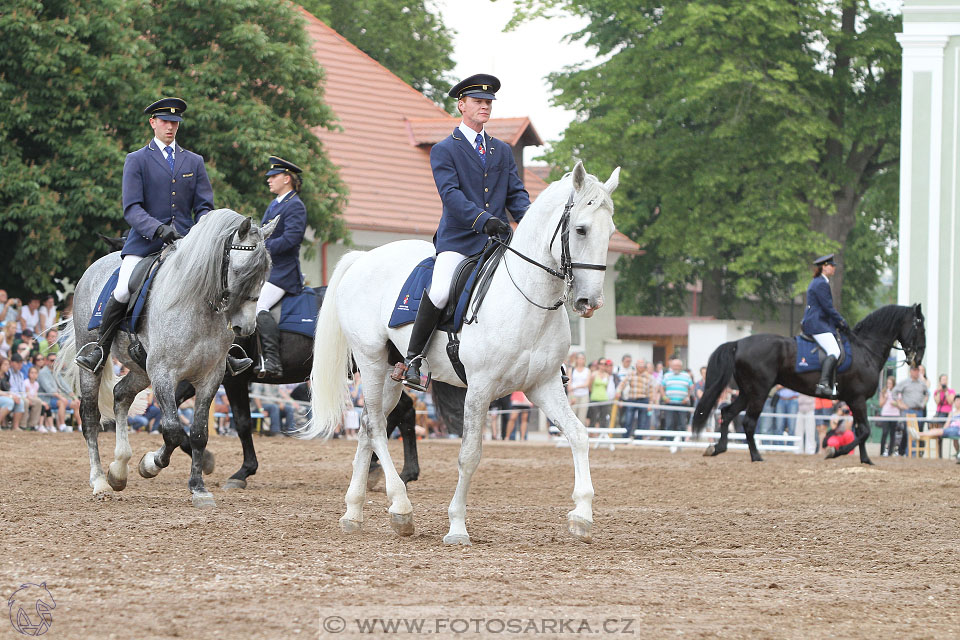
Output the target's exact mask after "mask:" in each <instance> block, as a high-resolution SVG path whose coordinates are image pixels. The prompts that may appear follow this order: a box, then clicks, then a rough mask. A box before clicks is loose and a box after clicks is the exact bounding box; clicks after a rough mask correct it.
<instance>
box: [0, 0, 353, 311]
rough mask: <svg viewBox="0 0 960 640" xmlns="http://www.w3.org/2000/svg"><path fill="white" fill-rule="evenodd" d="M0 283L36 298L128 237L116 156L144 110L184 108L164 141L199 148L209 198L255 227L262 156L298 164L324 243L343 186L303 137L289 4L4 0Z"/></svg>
mask: <svg viewBox="0 0 960 640" xmlns="http://www.w3.org/2000/svg"><path fill="white" fill-rule="evenodd" d="M0 48H2V54H0V122H2V123H3V125H2V126H0V251H2V252H3V255H4V257H5V259H4V261H3V262H2V263H0V286H6V287H7V288H8V289H12V290H13V291H15V292H17V293H24V292H27V291H31V290H32V291H50V290H52V288H53V284H52V279H53V277H55V276H69V277H71V278H72V279H74V280H76V279H78V278H79V276H80V275H81V274H82V272H83V270H84V269H85V267H86V266H87V265H88V264H89V263H90V262H91V261H92V260H94V259H95V258H96V257H97V256H99V255H101V254H102V253H104V251H105V245H103V243H102V241H100V240H99V239H98V238H97V236H96V233H97V232H102V233H104V234H109V235H118V234H119V233H120V232H122V231H123V230H125V229H126V228H127V226H128V225H127V224H126V223H125V222H124V220H123V212H122V210H121V207H120V187H121V178H122V170H123V161H124V157H125V155H126V154H127V153H129V152H131V151H134V150H136V149H138V148H140V147H141V146H143V145H144V144H146V142H147V141H148V140H149V139H150V137H151V136H152V132H151V130H150V128H149V125H148V123H147V119H146V116H144V115H143V114H142V111H143V108H144V107H145V106H146V105H147V104H149V103H150V102H152V101H153V100H156V99H157V98H158V97H162V96H168V95H176V96H180V97H182V98H184V99H185V100H186V101H187V103H188V110H187V113H186V117H185V121H184V122H183V124H182V125H181V128H180V131H179V133H178V135H177V141H178V142H179V143H180V144H182V145H183V146H184V147H186V148H188V149H190V150H192V151H196V152H197V153H200V154H202V155H203V156H204V157H205V159H206V161H207V169H208V173H209V174H210V178H211V182H212V184H213V187H214V194H215V204H216V206H218V207H230V208H232V209H235V210H237V211H240V212H241V213H245V214H248V215H254V216H256V217H259V216H260V215H261V214H262V212H263V205H264V203H265V201H266V200H268V198H269V193H267V191H266V188H265V187H264V183H263V173H264V170H265V164H266V158H267V157H268V156H269V155H270V154H274V153H275V154H278V155H281V156H283V157H285V158H287V159H289V160H292V161H294V162H296V163H297V164H299V165H300V166H302V167H304V169H305V172H306V173H305V181H304V191H303V198H304V200H305V201H306V205H307V211H308V214H309V223H310V225H311V226H312V227H313V228H314V230H315V231H316V233H317V236H318V238H321V239H326V238H334V237H339V236H340V235H342V233H343V228H342V223H341V222H340V221H339V220H338V219H337V218H336V217H335V216H336V214H337V213H338V212H339V210H340V209H341V207H342V201H343V198H342V196H343V193H344V188H343V185H342V184H341V182H340V181H339V178H338V177H337V174H336V171H335V168H334V167H333V166H332V164H331V163H330V162H329V160H328V159H327V158H326V156H325V154H324V152H323V149H322V146H321V144H320V142H319V140H318V139H317V138H316V136H315V135H313V134H312V133H311V128H313V127H317V126H327V125H328V123H329V122H331V120H332V113H331V112H330V110H329V109H328V108H327V107H326V106H325V105H324V104H323V102H322V86H321V83H322V78H323V75H322V70H321V69H320V67H319V65H317V63H316V62H315V61H314V59H313V57H312V54H311V51H310V47H309V43H308V41H307V37H306V34H305V32H304V29H303V23H302V18H301V17H300V15H299V13H298V11H297V9H296V7H295V6H294V5H291V4H287V3H278V4H276V5H273V6H272V7H271V10H270V11H263V6H262V4H261V3H259V2H255V1H254V0H204V1H202V2H201V1H200V0H155V1H153V2H149V1H147V0H102V1H101V2H97V3H88V2H83V1H81V0H44V1H43V2H38V1H35V0H7V2H6V3H5V6H4V10H3V11H2V12H0Z"/></svg>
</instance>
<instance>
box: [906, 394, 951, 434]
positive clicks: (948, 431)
mask: <svg viewBox="0 0 960 640" xmlns="http://www.w3.org/2000/svg"><path fill="white" fill-rule="evenodd" d="M907 430H908V431H909V432H910V437H911V438H913V439H914V440H918V439H920V438H952V439H958V438H960V396H954V398H953V406H952V407H951V408H950V413H949V414H947V422H946V423H945V424H944V425H943V427H937V428H933V429H928V430H926V431H918V430H917V429H915V428H914V427H907Z"/></svg>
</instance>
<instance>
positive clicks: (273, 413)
mask: <svg viewBox="0 0 960 640" xmlns="http://www.w3.org/2000/svg"><path fill="white" fill-rule="evenodd" d="M280 389H281V387H280V385H275V384H262V383H259V382H256V383H254V384H253V386H252V388H251V393H252V401H253V405H254V407H256V409H257V411H258V412H259V413H262V414H264V415H266V416H267V421H268V425H269V428H268V429H261V430H260V431H261V433H263V435H265V436H275V435H278V434H281V433H289V432H290V431H293V430H295V429H296V406H295V405H294V404H293V402H289V401H287V399H288V398H289V397H290V392H289V391H288V390H286V389H284V393H285V395H286V398H284V397H283V395H281V391H280Z"/></svg>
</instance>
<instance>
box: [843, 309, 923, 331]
mask: <svg viewBox="0 0 960 640" xmlns="http://www.w3.org/2000/svg"><path fill="white" fill-rule="evenodd" d="M909 313H913V308H912V307H904V306H902V305H897V304H888V305H887V306H885V307H880V308H879V309H877V310H876V311H874V312H872V313H870V314H869V315H868V316H867V317H865V318H864V319H863V320H861V321H860V322H858V323H857V326H855V327H854V328H853V332H854V333H855V334H858V333H861V332H864V331H865V332H869V333H882V334H884V335H897V333H898V332H899V331H900V327H901V325H902V324H903V319H904V316H905V315H907V314H909Z"/></svg>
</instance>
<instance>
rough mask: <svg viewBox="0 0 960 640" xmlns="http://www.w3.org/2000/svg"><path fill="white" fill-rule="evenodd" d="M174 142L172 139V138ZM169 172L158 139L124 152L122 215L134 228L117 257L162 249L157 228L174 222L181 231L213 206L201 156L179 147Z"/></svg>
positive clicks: (182, 232)
mask: <svg viewBox="0 0 960 640" xmlns="http://www.w3.org/2000/svg"><path fill="white" fill-rule="evenodd" d="M174 144H176V142H174ZM173 157H174V164H173V172H172V173H171V172H170V165H168V164H167V160H166V158H164V157H163V151H161V150H160V149H159V148H157V145H156V141H155V140H150V144H148V145H147V146H145V147H143V148H142V149H139V150H137V151H134V152H133V153H130V154H127V159H126V161H125V162H124V163H123V218H124V219H125V220H126V221H127V222H128V223H129V224H130V226H131V227H133V228H132V229H131V231H130V233H129V234H128V235H127V242H126V243H125V244H124V245H123V251H122V252H121V255H124V256H146V255H149V254H151V253H156V252H157V251H160V249H162V248H163V241H161V240H159V239H154V237H153V236H154V234H155V233H156V232H157V227H159V226H160V225H161V224H171V223H172V224H173V226H174V228H175V229H176V230H177V231H179V232H180V233H181V234H182V235H187V232H188V231H190V229H191V228H192V227H193V225H194V223H195V222H196V221H197V220H199V219H200V217H201V216H203V214H205V213H206V212H208V211H210V210H211V209H213V187H211V186H210V179H209V178H208V177H207V169H206V167H205V166H204V164H203V157H202V156H199V155H197V154H196V153H193V152H191V151H187V150H186V149H184V148H183V147H181V146H180V145H177V146H176V151H175V153H174V154H173Z"/></svg>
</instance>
